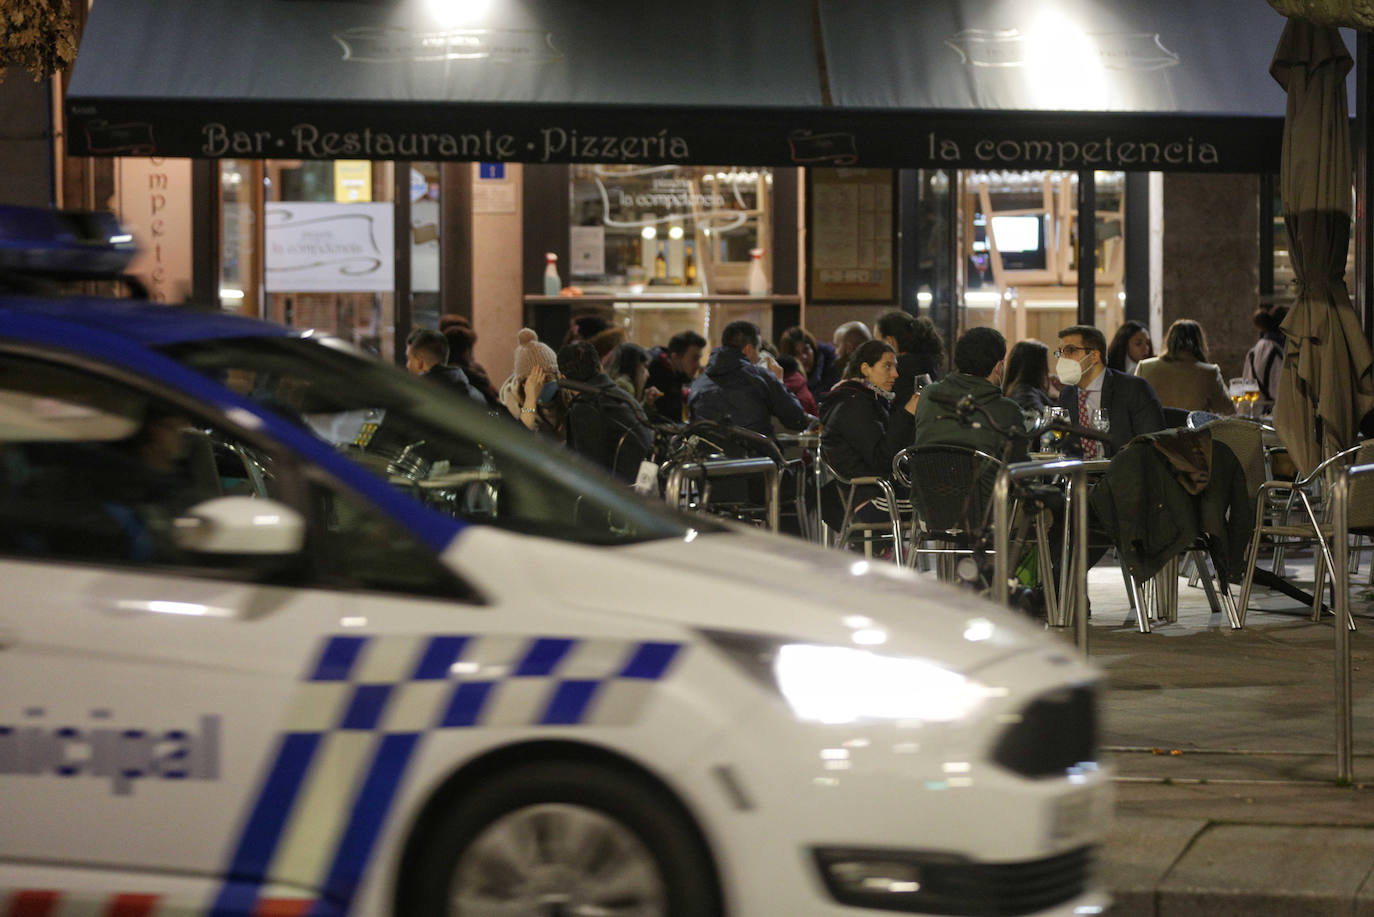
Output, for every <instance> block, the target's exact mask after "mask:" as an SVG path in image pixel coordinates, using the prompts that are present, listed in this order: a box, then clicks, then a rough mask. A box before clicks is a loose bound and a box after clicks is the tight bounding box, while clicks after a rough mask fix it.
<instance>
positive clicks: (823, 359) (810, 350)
mask: <svg viewBox="0 0 1374 917" xmlns="http://www.w3.org/2000/svg"><path fill="white" fill-rule="evenodd" d="M778 355H779V356H784V357H795V358H796V360H797V364H798V365H799V366H800V367H801V372H802V375H803V376H805V377H806V387H807V388H808V389H810V390H811V396H812V398H813V399H815V400H816V401H820V400H821V398H822V396H824V395H825V393H826V392H828V391H830V389H831V387H832V386H834V384H835V383H836V382H838V381H839V379H840V372H841V370H842V369H843V367H842V366H840V365H839V362H838V360H837V358H836V356H835V345H834V344H829V343H820V344H818V343H816V339H815V337H813V336H812V334H811V332H810V331H807V330H806V329H805V328H798V327H794V328H788V329H787V330H786V331H784V332H783V333H782V335H781V336H780V337H779V338H778Z"/></svg>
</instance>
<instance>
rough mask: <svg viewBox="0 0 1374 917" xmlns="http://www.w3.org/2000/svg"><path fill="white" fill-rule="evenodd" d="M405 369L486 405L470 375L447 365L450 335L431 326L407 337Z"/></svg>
mask: <svg viewBox="0 0 1374 917" xmlns="http://www.w3.org/2000/svg"><path fill="white" fill-rule="evenodd" d="M406 369H407V370H409V371H410V372H411V374H412V375H416V376H422V377H424V378H426V379H431V380H433V381H435V382H438V383H440V384H441V385H446V386H448V387H449V388H451V389H453V390H454V391H456V392H458V393H459V394H462V395H467V396H468V397H469V398H471V399H472V400H473V401H476V402H477V403H478V404H480V405H482V406H483V407H486V404H487V401H486V399H485V398H483V397H482V393H481V392H480V391H478V389H477V388H476V386H474V385H473V384H472V382H471V381H469V380H468V377H467V374H466V373H464V372H463V371H462V370H461V369H459V368H458V367H457V366H450V365H448V338H446V337H444V336H443V335H442V334H440V333H439V332H437V331H433V330H431V329H429V328H416V329H415V330H414V331H412V332H410V337H408V338H406Z"/></svg>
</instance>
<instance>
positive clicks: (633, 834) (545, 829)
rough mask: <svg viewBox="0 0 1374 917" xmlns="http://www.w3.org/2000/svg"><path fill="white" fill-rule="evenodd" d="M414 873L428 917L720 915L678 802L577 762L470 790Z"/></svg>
mask: <svg viewBox="0 0 1374 917" xmlns="http://www.w3.org/2000/svg"><path fill="white" fill-rule="evenodd" d="M419 872H420V875H419V876H418V877H417V878H418V880H419V881H420V882H421V883H422V892H421V895H420V896H419V897H420V899H421V901H422V902H423V903H424V905H425V906H424V908H423V909H422V913H423V914H425V915H434V917H437V915H444V917H476V915H480V917H517V915H518V917H524V915H529V917H536V915H537V917H547V915H550V914H556V915H560V917H592V915H606V917H610V915H621V914H624V915H635V917H706V915H715V914H719V913H720V905H719V902H718V896H717V894H716V883H715V878H714V873H713V871H712V867H711V863H710V857H709V856H708V854H707V853H706V851H705V850H704V849H703V847H702V843H701V841H700V838H699V836H698V835H697V834H696V832H695V831H694V830H693V829H692V827H691V825H690V824H689V823H688V822H687V818H686V816H685V815H684V814H682V812H681V809H680V807H679V806H678V805H677V803H676V802H675V801H674V800H672V799H671V798H669V797H668V796H667V795H666V794H664V793H663V792H661V791H659V790H658V789H657V788H655V787H653V786H651V785H649V784H648V783H647V782H645V781H641V780H639V779H635V778H633V777H627V775H625V774H622V773H617V772H615V771H613V770H608V769H606V768H603V767H600V766H596V765H592V764H588V763H584V762H550V763H539V764H531V765H525V766H522V767H518V768H514V769H512V770H509V771H506V772H503V773H501V774H499V775H497V776H495V777H494V778H492V779H490V780H488V781H485V782H484V783H483V784H482V785H481V786H479V787H475V788H474V789H473V791H472V792H471V793H469V794H467V795H466V796H465V798H464V799H462V800H461V801H459V802H458V803H457V804H456V805H454V806H452V807H451V808H450V809H449V811H448V812H446V813H445V814H444V815H443V816H442V817H441V818H440V820H439V823H438V825H437V828H436V830H435V831H434V833H433V834H432V835H431V836H430V839H429V843H428V844H427V845H426V849H425V852H424V854H423V855H422V858H421V862H420V868H419Z"/></svg>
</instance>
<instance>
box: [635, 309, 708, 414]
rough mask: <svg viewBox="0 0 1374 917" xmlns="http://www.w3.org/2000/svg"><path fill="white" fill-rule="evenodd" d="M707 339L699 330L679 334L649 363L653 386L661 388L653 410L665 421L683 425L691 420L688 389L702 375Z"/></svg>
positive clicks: (669, 340)
mask: <svg viewBox="0 0 1374 917" xmlns="http://www.w3.org/2000/svg"><path fill="white" fill-rule="evenodd" d="M705 347H706V338H704V337H702V336H701V335H699V334H697V333H696V332H695V331H692V330H690V329H689V330H687V331H679V332H678V333H677V334H675V335H673V336H672V337H670V338H669V339H668V346H667V347H665V348H664V349H663V351H662V352H661V353H658V354H653V355H652V357H651V359H650V360H649V385H650V386H652V387H653V388H655V389H657V390H658V392H659V395H658V398H657V399H656V400H655V401H654V402H653V405H652V409H653V410H654V411H656V412H657V413H658V415H659V416H660V417H661V418H663V419H664V420H665V421H670V422H672V423H680V422H682V421H685V420H686V419H687V388H688V386H690V385H691V384H692V380H693V379H695V378H696V377H697V376H698V375H699V374H700V373H701V351H702V350H703V349H705Z"/></svg>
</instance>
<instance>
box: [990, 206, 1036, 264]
mask: <svg viewBox="0 0 1374 917" xmlns="http://www.w3.org/2000/svg"><path fill="white" fill-rule="evenodd" d="M1044 225H1045V223H1044V220H1043V219H1042V218H1041V217H1038V216H1001V217H999V216H995V217H993V218H992V238H993V241H994V242H996V243H997V250H998V251H999V252H1001V253H1002V254H1004V255H1006V254H1010V253H1012V252H1036V251H1039V250H1040V249H1041V248H1043V247H1044V245H1045V237H1044V233H1043V232H1042V230H1043V228H1044Z"/></svg>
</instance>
